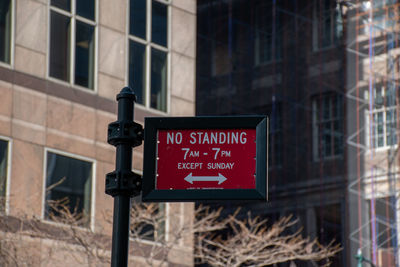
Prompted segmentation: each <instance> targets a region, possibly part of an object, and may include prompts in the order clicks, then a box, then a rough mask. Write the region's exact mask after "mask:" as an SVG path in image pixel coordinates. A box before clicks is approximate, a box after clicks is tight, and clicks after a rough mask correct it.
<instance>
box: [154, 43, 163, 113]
mask: <svg viewBox="0 0 400 267" xmlns="http://www.w3.org/2000/svg"><path fill="white" fill-rule="evenodd" d="M150 97H151V99H150V102H151V103H150V106H151V107H152V108H156V109H159V110H162V111H167V53H165V52H163V51H159V50H157V49H154V48H152V49H151V96H150Z"/></svg>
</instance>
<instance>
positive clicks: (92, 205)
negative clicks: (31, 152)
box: [40, 147, 97, 231]
mask: <svg viewBox="0 0 400 267" xmlns="http://www.w3.org/2000/svg"><path fill="white" fill-rule="evenodd" d="M48 152H50V153H54V154H57V155H60V156H64V157H68V158H72V159H76V160H81V161H86V162H90V163H91V164H92V177H91V179H92V181H91V183H92V184H91V192H90V194H91V196H90V215H89V220H90V221H89V225H88V226H87V227H86V226H78V227H80V228H82V229H87V228H89V229H90V230H92V231H94V228H95V225H94V224H95V208H96V169H97V168H96V166H97V164H96V163H97V161H96V160H95V159H92V158H88V157H85V156H80V155H77V154H73V153H70V152H66V151H62V150H58V149H54V148H49V147H45V148H44V155H43V158H44V160H43V181H42V182H43V187H42V206H41V208H42V212H41V215H40V218H41V220H42V221H44V222H46V223H50V224H54V225H58V226H65V224H63V223H59V222H55V221H52V220H49V219H47V218H46V216H45V210H46V208H45V206H46V181H47V155H48Z"/></svg>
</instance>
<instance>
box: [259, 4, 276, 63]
mask: <svg viewBox="0 0 400 267" xmlns="http://www.w3.org/2000/svg"><path fill="white" fill-rule="evenodd" d="M268 3H269V2H268ZM278 3H279V2H276V3H275V4H271V7H272V9H271V11H272V15H273V12H275V19H276V21H275V23H274V22H273V16H271V22H272V24H271V29H272V31H271V32H268V34H270V35H271V36H273V32H274V31H275V39H274V38H272V37H271V41H270V42H269V45H270V47H271V50H270V52H271V58H270V59H269V60H265V61H263V60H261V58H260V50H261V47H260V46H261V43H262V41H261V39H260V38H259V33H260V32H262V30H258V27H257V26H258V25H257V20H258V17H257V16H258V13H256V22H255V23H256V25H255V27H254V28H255V37H254V66H256V67H258V66H266V65H269V64H272V63H278V62H281V61H282V58H283V18H282V14H278V13H279V9H280V7H279V4H278ZM262 5H267V1H265V2H262ZM274 5H275V7H274ZM274 9H275V10H274ZM274 26H275V29H274V28H273V27H274ZM264 34H265V33H264ZM278 35H280V36H279V37H278V38H277V36H278ZM279 40H280V41H279ZM274 41H275V44H274ZM273 46H274V49H272V47H273ZM272 50H274V52H275V55H273V54H272V52H273V51H272ZM277 51H279V53H277Z"/></svg>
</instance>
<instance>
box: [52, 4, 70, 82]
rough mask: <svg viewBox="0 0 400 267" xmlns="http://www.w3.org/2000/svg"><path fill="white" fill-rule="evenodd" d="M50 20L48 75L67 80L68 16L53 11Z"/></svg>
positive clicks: (68, 50)
mask: <svg viewBox="0 0 400 267" xmlns="http://www.w3.org/2000/svg"><path fill="white" fill-rule="evenodd" d="M50 20H51V25H50V76H51V77H54V78H57V79H60V80H64V81H68V80H69V66H70V65H69V64H70V63H69V57H70V49H69V42H70V18H69V17H66V16H63V15H61V14H59V13H57V12H54V11H53V12H51V18H50Z"/></svg>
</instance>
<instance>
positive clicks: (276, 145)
mask: <svg viewBox="0 0 400 267" xmlns="http://www.w3.org/2000/svg"><path fill="white" fill-rule="evenodd" d="M267 114H268V117H269V119H270V122H269V127H270V130H269V135H268V136H269V145H268V167H270V168H274V167H281V166H282V134H283V131H282V108H281V104H280V103H278V104H276V103H275V101H274V103H273V104H272V107H271V109H270V111H269V112H268V113H267Z"/></svg>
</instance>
